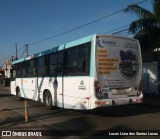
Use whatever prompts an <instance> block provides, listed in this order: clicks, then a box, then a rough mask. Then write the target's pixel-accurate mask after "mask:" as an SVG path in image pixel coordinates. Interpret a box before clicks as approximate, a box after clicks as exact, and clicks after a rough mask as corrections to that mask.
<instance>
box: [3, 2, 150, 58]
mask: <svg viewBox="0 0 160 139" xmlns="http://www.w3.org/2000/svg"><path fill="white" fill-rule="evenodd" d="M146 1H147V0H143V1H140V2H138V3H136V5H139V4H142V3H144V2H146ZM124 10H125V8H124V9H121V10H118V11H116V12H113V13H111V14H109V15H106V16H103V17H101V18H98V19H96V20H93V21H91V22H88V23H86V24H83V25H81V26H78V27H75V28H73V29H70V30H68V31H65V32H63V33H60V34H57V35H54V36H51V37H48V38H45V39H42V40H39V41H35V42H31V43H28V45H29V46H31V45H34V44H37V43H41V42H44V41H47V40H50V39H53V38H56V37H59V36H62V35H64V34H67V33H70V32H72V31H75V30H77V29H80V28H83V27H86V26H88V25H90V24H93V23H95V22H98V21H100V20H103V19H105V18H108V17H110V16H113V15H115V14H118V13H120V12H122V11H124ZM126 26H127V25H126ZM124 27H125V26H124ZM114 30H116V29H114ZM23 48H24V47H22V48H20V49H18V51H20V50H22V49H23ZM14 54H15V52H14V53H12V54H10V55H9V56H7V57H5V58H3V59H0V61H2V60H5V59H6V58H8V57H10V56H12V55H14Z"/></svg>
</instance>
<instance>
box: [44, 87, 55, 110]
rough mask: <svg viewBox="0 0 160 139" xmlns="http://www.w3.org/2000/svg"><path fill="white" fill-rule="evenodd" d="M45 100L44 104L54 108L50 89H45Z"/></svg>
mask: <svg viewBox="0 0 160 139" xmlns="http://www.w3.org/2000/svg"><path fill="white" fill-rule="evenodd" d="M43 102H44V105H45V106H46V107H47V108H48V109H52V108H53V105H52V95H51V93H50V91H48V90H47V91H45V93H44V96H43Z"/></svg>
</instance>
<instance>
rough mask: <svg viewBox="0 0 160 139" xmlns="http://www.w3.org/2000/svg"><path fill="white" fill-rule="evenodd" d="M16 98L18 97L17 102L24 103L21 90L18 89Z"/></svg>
mask: <svg viewBox="0 0 160 139" xmlns="http://www.w3.org/2000/svg"><path fill="white" fill-rule="evenodd" d="M16 96H17V100H19V101H22V100H23V98H22V97H21V92H20V89H19V88H18V89H17V91H16Z"/></svg>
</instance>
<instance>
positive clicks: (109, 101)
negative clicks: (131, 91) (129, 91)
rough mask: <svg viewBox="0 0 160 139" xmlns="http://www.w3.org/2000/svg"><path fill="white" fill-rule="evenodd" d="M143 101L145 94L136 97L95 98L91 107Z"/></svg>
mask: <svg viewBox="0 0 160 139" xmlns="http://www.w3.org/2000/svg"><path fill="white" fill-rule="evenodd" d="M142 102H143V94H141V95H140V96H136V97H127V98H116V99H101V100H98V99H96V98H95V99H94V98H92V100H91V109H94V108H98V107H107V106H116V105H126V104H136V103H142Z"/></svg>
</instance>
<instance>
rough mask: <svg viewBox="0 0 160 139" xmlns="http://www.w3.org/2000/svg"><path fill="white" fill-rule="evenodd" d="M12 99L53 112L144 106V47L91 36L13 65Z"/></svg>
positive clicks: (129, 41)
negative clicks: (39, 104) (54, 108)
mask: <svg viewBox="0 0 160 139" xmlns="http://www.w3.org/2000/svg"><path fill="white" fill-rule="evenodd" d="M12 68H13V78H12V80H11V94H13V95H16V96H17V97H18V98H19V99H21V98H28V99H32V100H35V101H41V102H43V103H44V104H45V105H46V106H47V107H48V108H51V107H52V106H58V107H62V108H67V109H86V110H88V109H94V108H97V107H106V106H112V105H122V104H129V103H141V102H142V99H143V94H142V91H141V74H142V59H141V51H140V46H139V42H138V41H137V40H135V39H132V38H126V37H120V36H113V35H98V34H95V35H91V36H88V37H85V38H81V39H79V40H76V41H72V42H69V43H66V44H63V45H60V46H58V47H54V48H52V49H49V50H46V51H43V52H40V53H37V54H35V55H32V56H29V57H26V58H22V59H19V60H17V61H14V62H13V63H12Z"/></svg>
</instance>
